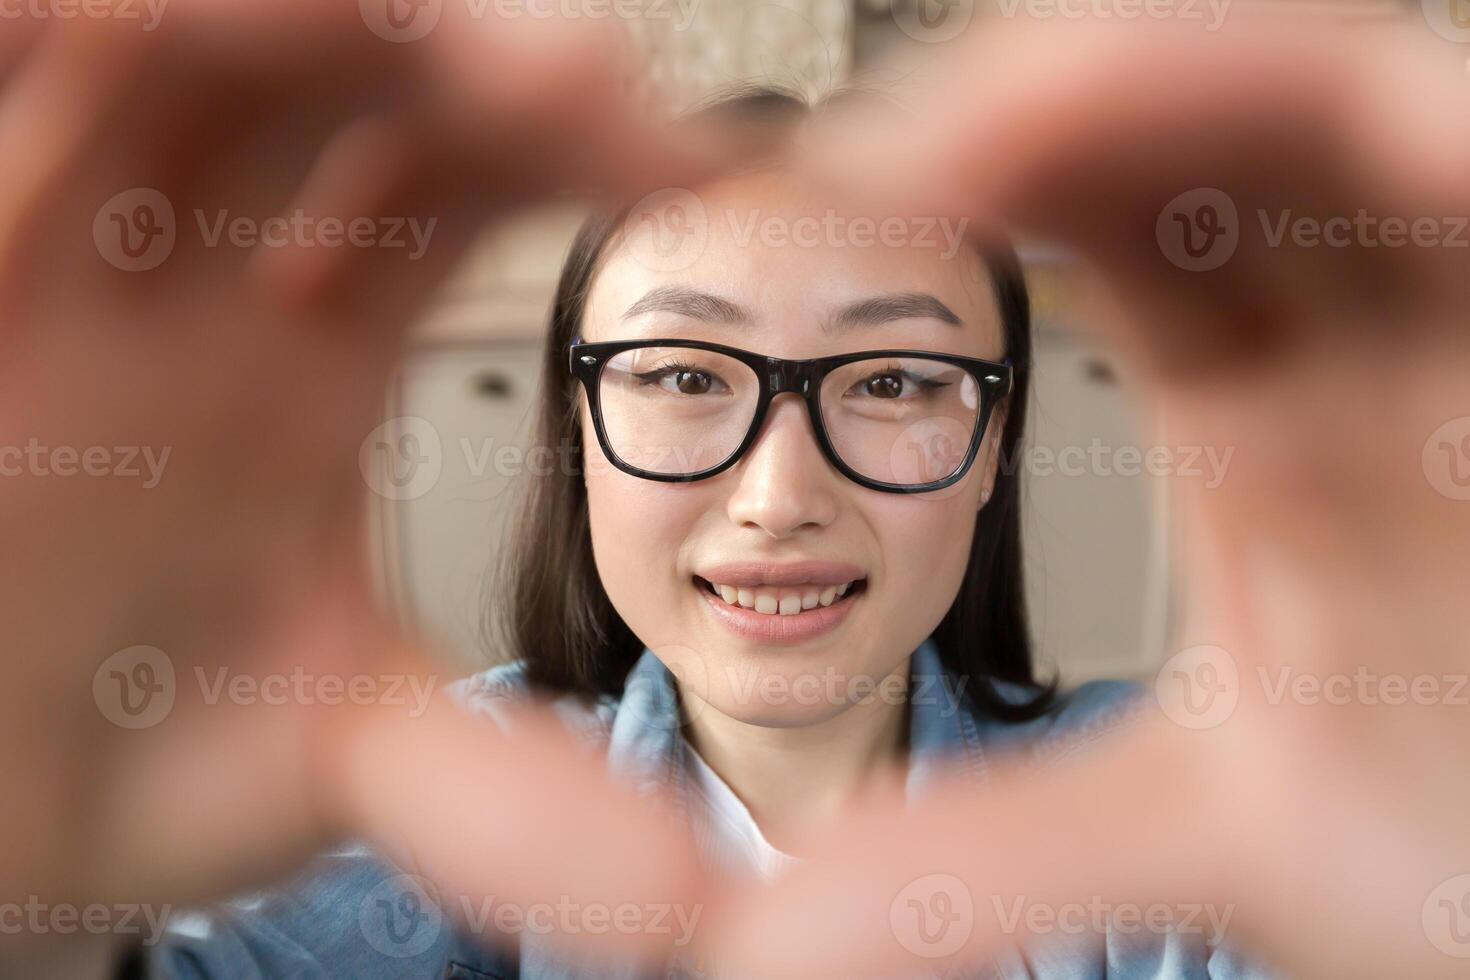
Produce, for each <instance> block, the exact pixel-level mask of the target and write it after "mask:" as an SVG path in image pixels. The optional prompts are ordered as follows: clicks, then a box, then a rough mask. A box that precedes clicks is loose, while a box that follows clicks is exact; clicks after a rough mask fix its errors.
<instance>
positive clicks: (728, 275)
mask: <svg viewBox="0 0 1470 980" xmlns="http://www.w3.org/2000/svg"><path fill="white" fill-rule="evenodd" d="M965 232H966V229H965V227H964V223H963V221H961V220H959V219H952V218H940V217H933V218H924V217H913V216H904V217H900V216H897V215H891V214H890V215H886V216H885V215H880V214H877V213H867V214H865V213H863V212H862V211H861V210H854V209H852V208H851V207H843V206H840V205H839V204H838V203H837V202H836V201H835V200H833V199H831V198H830V197H827V196H823V195H821V194H819V193H816V192H814V191H813V190H812V189H811V188H810V187H809V186H804V185H802V184H801V183H799V182H798V181H797V180H796V179H795V178H790V177H786V176H785V175H771V174H759V175H750V176H746V177H742V178H737V179H731V180H727V181H724V182H722V183H720V184H718V185H714V186H712V187H709V188H705V189H702V190H700V191H698V192H694V191H688V190H679V191H667V192H661V193H660V194H658V195H651V196H650V197H649V198H646V199H645V201H644V202H641V204H640V206H639V207H635V208H634V210H633V212H631V213H630V215H629V218H628V220H627V222H626V223H625V224H624V226H623V228H622V229H621V230H620V232H619V233H618V234H617V235H615V236H614V237H613V238H612V239H611V240H610V241H609V243H608V246H607V248H606V249H605V251H604V255H603V259H602V261H601V263H600V269H599V272H598V274H597V275H596V276H595V277H594V280H593V283H592V289H591V293H590V294H589V296H588V304H587V310H586V322H585V323H584V325H583V326H584V330H583V334H584V336H586V337H588V339H597V340H609V339H617V338H625V337H626V338H632V337H637V336H640V335H646V336H653V335H656V334H660V333H666V332H667V328H668V327H670V326H672V325H679V326H681V327H686V326H687V327H690V328H693V327H704V326H708V327H710V328H711V329H712V330H713V329H717V328H725V329H727V330H728V329H729V328H732V327H738V328H742V329H743V332H744V333H745V334H747V335H750V334H756V333H760V334H767V335H769V334H772V333H780V334H785V335H789V334H791V333H793V332H798V333H810V334H812V335H813V336H814V337H816V336H825V337H828V338H830V337H832V336H835V335H837V334H848V335H851V336H852V337H853V338H854V339H855V340H857V341H858V342H857V343H855V344H854V345H852V346H856V347H863V346H867V345H865V344H863V343H862V342H861V341H860V336H861V334H862V332H864V331H866V332H869V333H874V334H876V333H879V332H881V333H882V334H883V335H884V336H886V337H890V338H891V337H894V336H912V337H913V338H914V340H915V341H916V343H915V346H920V344H918V343H917V341H919V340H930V341H933V342H943V343H945V344H946V346H949V347H952V348H955V349H960V348H957V347H955V345H956V344H957V343H962V344H963V346H964V347H966V348H971V349H975V350H976V352H977V353H982V352H985V351H984V350H983V349H989V348H992V347H994V346H995V345H996V344H998V343H999V342H1000V337H1001V331H1000V323H999V316H998V312H997V309H996V305H995V300H994V296H993V290H992V284H991V281H990V277H989V275H988V273H987V272H986V269H985V267H984V263H983V262H982V261H981V260H980V258H979V256H978V255H977V254H976V252H975V250H974V248H973V246H972V245H971V244H969V243H967V242H966V241H965ZM858 328H862V329H861V330H860V329H858Z"/></svg>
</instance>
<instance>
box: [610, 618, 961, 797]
mask: <svg viewBox="0 0 1470 980" xmlns="http://www.w3.org/2000/svg"><path fill="white" fill-rule="evenodd" d="M966 681H967V679H965V678H956V677H955V676H954V675H953V674H952V673H950V672H949V671H947V670H945V668H944V665H943V663H942V662H941V660H940V657H939V649H938V647H936V646H935V644H934V641H933V640H932V639H926V640H924V642H923V643H920V644H919V646H918V647H917V648H916V649H915V650H914V652H913V655H912V656H911V657H910V659H909V706H910V715H909V769H908V776H907V779H906V782H905V791H906V793H907V795H908V797H909V799H910V800H912V799H914V798H916V797H917V796H918V795H920V794H921V793H922V792H923V790H924V788H925V787H927V786H928V785H929V784H930V783H931V782H932V781H933V780H934V779H935V778H936V777H937V776H939V775H940V774H941V773H942V772H953V771H955V770H960V771H964V772H968V773H969V774H970V775H971V776H973V777H974V778H975V779H976V780H977V781H979V782H982V783H983V782H985V781H986V780H987V778H988V771H987V767H986V763H985V756H984V753H983V752H982V750H981V741H980V734H979V729H978V726H977V724H976V720H975V717H974V714H973V709H972V708H971V702H970V701H969V699H968V698H967V697H966V691H965V682H966ZM682 737H683V736H682V734H681V732H680V716H679V693H678V688H677V686H676V684H675V678H674V675H673V674H672V673H671V672H670V671H669V669H668V668H667V667H666V666H664V663H663V661H661V660H659V658H658V656H657V655H655V654H654V652H653V651H652V650H649V649H648V648H647V647H644V649H643V653H642V654H641V655H640V656H639V658H638V660H637V662H636V663H635V664H634V665H633V669H632V670H631V671H629V673H628V679H627V681H626V683H625V685H624V690H623V697H622V701H621V702H620V703H619V705H618V709H617V713H616V715H615V717H614V719H613V724H612V731H611V733H610V735H609V741H608V767H609V769H610V770H611V771H612V772H613V773H614V774H615V775H617V776H620V777H622V778H624V779H627V780H629V781H630V782H631V783H632V784H633V785H634V786H635V787H637V789H638V791H639V792H643V793H649V792H653V791H654V790H656V789H657V788H659V787H663V788H670V787H672V788H673V789H674V790H675V791H676V792H675V796H676V798H678V799H682V796H683V790H684V778H685V775H684V759H683V752H682V744H681V739H682Z"/></svg>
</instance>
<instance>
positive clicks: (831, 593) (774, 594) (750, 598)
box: [710, 582, 853, 616]
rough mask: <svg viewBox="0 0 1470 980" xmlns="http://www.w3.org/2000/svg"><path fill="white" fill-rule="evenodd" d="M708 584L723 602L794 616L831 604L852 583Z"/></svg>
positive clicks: (771, 614) (761, 611) (772, 613)
mask: <svg viewBox="0 0 1470 980" xmlns="http://www.w3.org/2000/svg"><path fill="white" fill-rule="evenodd" d="M710 585H711V587H712V588H713V589H714V591H715V592H716V593H717V594H718V595H719V597H720V598H721V599H723V600H725V603H726V604H727V605H731V606H741V607H743V608H745V609H754V610H755V611H756V612H758V613H763V614H765V615H767V616H776V615H780V616H794V615H796V614H797V613H800V612H803V611H805V610H808V609H815V608H817V607H818V606H830V605H832V603H834V602H836V601H837V599H838V597H840V596H845V595H847V592H848V590H849V589H850V588H851V587H852V585H853V583H852V582H845V583H843V584H842V585H829V586H827V587H826V588H821V587H818V586H815V585H805V586H799V587H795V588H791V587H785V588H782V587H777V586H770V585H762V586H757V587H755V588H744V587H737V586H734V585H720V584H719V583H716V582H712V583H710Z"/></svg>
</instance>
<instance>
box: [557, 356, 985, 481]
mask: <svg viewBox="0 0 1470 980" xmlns="http://www.w3.org/2000/svg"><path fill="white" fill-rule="evenodd" d="M568 367H569V368H570V370H571V373H572V375H573V376H574V377H575V378H577V380H579V381H581V382H582V385H583V387H584V388H585V389H586V391H587V400H588V407H589V408H590V409H591V412H592V425H593V428H594V429H595V430H596V432H597V440H598V442H599V444H601V446H602V451H603V454H604V455H606V456H607V458H608V459H609V460H610V461H611V462H612V464H613V465H614V466H616V467H617V468H618V469H620V470H622V471H623V472H625V473H630V474H632V475H633V476H638V477H642V478H644V479H647V480H659V481H662V482H665V483H686V482H689V481H693V480H703V479H706V478H708V477H712V476H715V475H716V474H718V473H722V472H724V471H725V470H727V469H729V468H730V467H731V466H734V465H735V464H736V463H737V462H738V461H739V460H740V458H741V457H742V456H743V455H744V454H745V451H746V450H747V449H749V448H750V446H751V445H752V444H753V443H754V442H755V440H756V437H757V436H758V435H759V433H760V430H761V424H762V423H763V422H764V421H765V417H766V412H767V411H768V409H769V408H770V404H771V399H773V398H775V397H776V396H777V395H779V394H781V393H783V392H792V393H794V394H796V395H799V396H801V398H802V399H803V400H804V401H805V402H806V407H807V414H808V415H809V416H810V418H811V423H812V430H813V431H814V432H815V433H816V437H817V445H819V446H820V447H821V449H822V454H823V455H824V456H825V457H826V458H827V460H828V462H830V463H831V464H832V465H833V466H835V467H836V468H837V470H838V471H839V472H840V473H842V474H843V475H844V476H846V477H847V478H848V479H850V480H852V481H853V482H855V483H858V484H860V485H862V486H864V487H868V488H870V489H873V490H884V491H888V492H890V493H925V492H928V491H932V490H941V489H943V488H945V487H948V486H951V485H952V484H954V483H956V482H958V481H959V480H960V479H961V478H962V477H964V475H965V473H966V472H967V471H968V470H969V468H970V466H971V464H973V463H974V462H975V457H976V455H977V454H978V453H979V451H980V446H981V443H982V442H984V439H985V431H986V428H987V426H988V425H989V423H990V417H991V415H992V413H993V412H994V409H995V406H996V404H998V403H999V402H1000V401H1001V399H1003V398H1005V396H1006V395H1008V394H1009V393H1010V390H1011V383H1012V375H1011V365H1010V363H1009V362H997V361H986V360H981V359H979V358H974V357H962V356H960V355H958V354H945V353H940V352H938V351H926V350H869V351H854V352H852V353H847V354H837V355H834V356H832V357H818V358H812V359H810V360H787V359H784V358H779V357H767V356H765V355H764V354H756V353H753V352H751V351H746V350H740V349H739V348H736V347H727V346H725V345H723V344H711V343H706V342H703V341H696V340H682V339H674V338H661V339H652V340H614V341H606V342H601V343H587V342H585V341H583V340H582V338H580V337H578V338H577V339H576V340H574V341H572V343H571V345H570V347H569V348H568Z"/></svg>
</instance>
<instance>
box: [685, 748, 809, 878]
mask: <svg viewBox="0 0 1470 980" xmlns="http://www.w3.org/2000/svg"><path fill="white" fill-rule="evenodd" d="M684 762H685V769H686V771H687V772H688V775H689V802H690V811H691V812H690V826H691V828H692V830H693V832H694V842H695V845H696V846H697V847H698V848H699V851H700V853H701V854H703V855H704V856H705V860H706V861H708V862H709V863H710V864H711V865H712V866H715V867H719V868H723V869H726V870H729V871H734V872H736V873H745V874H750V873H752V872H753V873H754V874H756V875H757V876H759V877H760V879H761V880H762V881H770V880H771V879H772V878H774V877H776V876H777V875H778V874H780V873H781V872H782V871H784V870H786V869H787V868H789V867H790V866H791V865H793V864H795V863H796V862H797V860H798V859H797V858H794V857H792V856H791V855H789V854H786V853H784V852H782V851H779V850H777V849H776V848H774V847H772V846H771V844H770V842H769V841H767V840H766V837H765V835H764V834H762V833H761V829H760V827H758V826H756V822H755V818H754V817H752V816H751V815H750V810H749V808H747V807H746V805H745V804H744V803H742V802H741V801H740V797H738V796H736V795H735V791H734V790H732V789H731V788H730V786H729V784H728V783H726V782H725V781H724V780H723V779H721V778H720V774H719V773H717V772H715V771H714V770H713V769H711V768H710V766H709V763H708V762H705V761H704V759H703V758H701V757H700V755H699V753H698V752H696V751H694V746H692V745H690V744H689V743H688V742H687V741H685V743H684Z"/></svg>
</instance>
